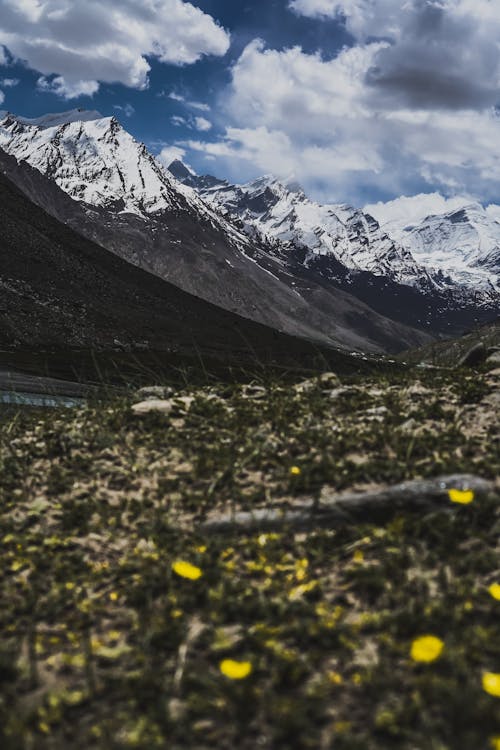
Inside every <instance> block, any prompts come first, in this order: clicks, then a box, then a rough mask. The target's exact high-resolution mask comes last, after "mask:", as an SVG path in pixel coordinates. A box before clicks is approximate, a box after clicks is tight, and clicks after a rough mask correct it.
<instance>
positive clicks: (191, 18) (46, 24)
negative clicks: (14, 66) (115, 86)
mask: <svg viewBox="0 0 500 750" xmlns="http://www.w3.org/2000/svg"><path fill="white" fill-rule="evenodd" d="M0 44H3V45H5V47H6V48H7V49H8V50H9V51H10V53H11V54H12V55H13V56H14V57H15V58H17V59H19V60H23V61H25V62H26V64H27V65H28V66H29V67H30V68H32V69H34V70H37V71H39V72H40V73H41V74H42V78H41V82H42V83H41V85H42V87H43V88H45V90H50V91H53V92H54V93H56V94H58V95H60V96H63V97H65V98H67V99H70V98H73V97H76V96H81V95H82V94H85V95H92V94H93V93H95V92H96V91H97V90H98V87H99V83H100V82H105V83H122V84H123V85H125V86H129V87H132V88H137V89H145V88H147V86H148V74H149V70H150V65H149V63H148V61H147V57H154V58H156V59H157V60H159V61H160V62H163V63H170V64H174V65H185V64H190V63H194V62H196V61H197V60H199V59H200V58H201V57H202V56H204V55H224V54H225V53H226V51H227V49H228V47H229V36H228V34H227V32H226V31H225V30H224V29H223V28H221V27H220V26H219V25H218V24H217V23H216V22H215V21H214V19H213V18H212V17H211V16H209V15H208V14H206V13H203V12H202V11H201V10H200V9H199V8H196V7H195V6H193V5H191V4H190V3H188V2H183V1H182V0H108V2H106V3H102V2H101V0H0ZM52 75H55V76H56V77H55V78H54V79H52V80H50V77H51V76H52Z"/></svg>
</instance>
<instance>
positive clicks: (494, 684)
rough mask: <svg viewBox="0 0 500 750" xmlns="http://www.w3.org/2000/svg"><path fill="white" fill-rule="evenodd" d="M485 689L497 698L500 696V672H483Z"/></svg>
mask: <svg viewBox="0 0 500 750" xmlns="http://www.w3.org/2000/svg"><path fill="white" fill-rule="evenodd" d="M483 690H484V691H485V692H486V693H489V695H494V696H495V698H500V674H494V673H493V672H485V673H484V674H483Z"/></svg>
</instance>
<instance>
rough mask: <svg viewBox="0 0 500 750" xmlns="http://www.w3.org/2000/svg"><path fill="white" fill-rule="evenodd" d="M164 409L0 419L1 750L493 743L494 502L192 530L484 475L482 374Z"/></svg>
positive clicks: (497, 392) (490, 422)
mask: <svg viewBox="0 0 500 750" xmlns="http://www.w3.org/2000/svg"><path fill="white" fill-rule="evenodd" d="M169 398H170V404H169V408H168V411H169V413H168V414H159V413H150V414H146V415H143V416H139V415H137V414H135V413H134V412H133V410H132V408H131V407H132V405H133V403H134V399H133V398H132V397H130V398H128V399H127V398H123V399H120V400H118V399H115V400H108V401H103V402H101V403H99V402H96V403H94V404H90V405H89V406H87V407H85V408H82V409H77V410H69V411H65V412H61V411H54V412H51V413H47V412H36V411H34V412H22V413H20V414H15V415H14V414H13V413H12V412H9V413H8V415H7V416H5V418H4V419H3V420H2V422H1V427H0V467H1V474H0V476H1V479H0V539H1V547H0V549H1V556H2V572H3V575H2V578H1V582H0V633H1V636H0V682H1V696H2V697H1V700H0V742H1V747H2V748H3V750H25V749H26V750H49V749H50V750H63V748H71V749H72V750H77V749H81V750H91V749H93V748H95V749H96V750H100V749H102V750H114V749H118V748H140V749H141V750H152V749H153V748H168V749H169V750H180V749H181V748H196V749H197V750H201V749H202V748H217V749H218V750H221V749H224V748H227V750H232V749H233V748H235V747H239V748H241V750H254V749H255V748H268V749H269V750H271V749H272V750H274V749H275V748H291V747H293V748H314V749H316V748H325V749H326V748H335V750H388V749H390V748H398V749H399V748H401V749H402V750H415V749H416V748H418V749H419V750H423V749H424V748H425V750H476V749H477V750H480V749H482V748H485V749H486V748H489V747H493V748H499V747H500V697H498V695H500V685H499V684H497V683H495V678H491V679H490V683H489V686H490V688H493V690H491V689H490V691H489V692H486V691H485V689H484V684H483V677H484V674H485V673H492V674H498V673H500V635H499V628H498V622H499V615H500V601H498V600H496V599H495V598H494V596H493V595H492V593H491V592H495V591H497V589H495V588H493V589H491V590H490V587H491V586H492V584H495V583H498V584H500V556H499V551H500V550H499V531H500V509H499V505H498V495H497V496H496V497H495V496H490V497H485V498H475V499H474V501H473V502H471V503H469V504H467V505H452V503H450V502H449V501H448V499H447V498H446V497H444V498H443V508H442V509H437V510H436V512H433V513H429V514H427V515H425V516H422V515H419V514H417V513H415V512H412V510H411V505H409V507H408V511H407V512H404V513H398V514H391V515H390V517H388V518H387V520H385V521H383V522H382V521H378V522H375V521H374V520H373V519H370V518H369V517H367V518H366V520H365V522H364V523H362V524H361V525H360V524H359V523H357V524H354V523H353V522H352V521H350V520H349V518H348V517H347V518H346V520H345V522H344V523H342V524H339V525H337V526H336V527H335V528H324V527H323V528H318V529H315V530H312V531H308V532H305V531H301V532H300V533H294V532H293V531H291V530H287V529H283V531H278V532H277V533H272V534H270V533H267V534H266V533H261V532H255V533H248V534H246V533H244V532H242V531H239V532H238V533H234V534H229V535H228V534H226V535H217V534H214V533H210V534H208V533H206V532H203V531H202V530H201V526H200V525H201V524H202V522H203V521H204V519H205V518H206V517H207V516H210V517H212V518H213V517H217V516H218V515H219V514H224V513H227V512H228V511H232V510H238V509H253V508H256V507H265V506H269V505H272V504H276V505H280V506H281V507H284V505H285V504H286V503H294V502H297V501H298V500H300V499H303V498H306V497H309V498H319V497H320V494H321V493H322V491H324V488H325V487H330V488H333V489H334V490H344V489H353V488H360V489H362V488H371V487H376V486H385V485H388V484H393V483H397V482H400V481H402V480H405V479H413V478H415V477H435V476H440V475H445V474H450V473H454V472H467V473H473V474H477V475H478V476H482V477H484V478H486V479H491V480H493V481H496V480H497V477H498V476H499V473H500V441H499V434H498V407H499V400H500V371H494V372H493V373H474V374H470V373H469V372H466V371H458V370H456V371H451V370H450V371H430V370H418V369H413V370H409V371H408V372H397V373H396V372H395V373H394V374H392V375H388V374H387V373H386V374H383V375H372V376H363V378H362V379H361V378H360V377H358V378H356V377H354V376H346V377H343V378H342V382H341V383H340V382H337V381H336V379H335V377H331V378H330V379H329V378H323V379H313V380H310V381H307V382H302V383H298V382H295V383H291V382H285V381H283V380H281V381H280V380H275V381H273V382H265V383H263V382H261V381H255V382H254V383H252V384H246V385H242V384H238V383H235V384H232V385H231V384H211V385H207V386H206V387H196V389H190V388H188V387H186V388H184V389H183V390H182V391H178V392H177V393H176V394H175V395H173V396H170V397H169ZM497 487H498V484H497ZM179 563H183V564H179ZM426 635H432V636H435V637H436V638H439V639H440V640H441V641H442V642H443V643H444V650H443V652H442V654H441V655H440V656H439V658H438V659H436V660H435V661H432V662H431V663H428V664H424V663H419V662H417V661H415V660H414V659H413V658H412V656H411V646H412V643H413V642H414V640H415V639H417V638H419V637H420V636H426ZM227 660H229V661H227ZM233 662H234V663H233ZM238 677H239V678H240V679H235V678H238ZM498 683H500V675H499V677H498ZM495 685H496V687H497V688H498V690H496V692H497V696H495V695H492V694H491V693H492V692H495ZM495 738H496V739H495ZM495 743H496V744H495Z"/></svg>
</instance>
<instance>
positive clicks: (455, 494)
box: [448, 490, 474, 505]
mask: <svg viewBox="0 0 500 750" xmlns="http://www.w3.org/2000/svg"><path fill="white" fill-rule="evenodd" d="M448 497H449V498H450V500H451V502H452V503H458V505H470V503H472V502H473V500H474V492H473V491H472V490H449V491H448Z"/></svg>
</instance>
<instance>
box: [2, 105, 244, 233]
mask: <svg viewBox="0 0 500 750" xmlns="http://www.w3.org/2000/svg"><path fill="white" fill-rule="evenodd" d="M0 147H1V148H3V149H4V150H5V151H6V152H7V153H9V154H11V155H12V156H15V157H16V159H18V160H23V161H26V162H28V163H29V164H30V165H31V166H32V167H35V169H37V170H38V171H39V172H41V173H42V174H44V175H46V176H48V177H50V178H51V179H52V180H54V182H56V183H57V185H58V186H59V187H60V188H62V190H64V192H66V193H68V195H70V196H71V197H72V198H73V199H75V200H78V201H82V202H84V203H87V204H90V205H93V206H99V207H102V208H109V207H113V208H115V209H119V210H120V211H122V212H126V213H132V214H137V215H139V216H145V215H152V214H155V213H157V212H160V211H166V210H169V211H172V210H178V211H179V210H185V209H186V207H188V208H189V207H191V208H194V209H195V210H196V211H197V212H198V213H201V214H203V215H204V216H205V217H207V218H209V219H210V218H211V219H213V220H214V221H217V218H216V217H215V216H214V214H213V212H210V211H209V210H208V207H207V206H206V204H205V203H204V202H203V201H201V200H200V199H199V197H198V196H197V195H196V194H195V193H194V191H192V190H191V189H190V188H189V187H186V186H185V185H182V184H181V183H180V182H178V181H177V180H174V179H173V178H172V175H171V174H170V173H169V172H168V170H167V169H165V167H164V166H163V165H162V164H161V163H160V162H159V161H157V160H156V159H155V158H154V157H153V156H152V155H151V154H150V153H149V152H148V150H147V149H146V146H145V145H144V144H143V143H139V142H138V141H136V140H135V139H134V138H133V136H132V135H130V133H128V132H127V131H126V130H124V129H123V128H122V126H121V125H120V123H119V122H118V121H117V120H116V119H115V118H114V117H102V115H100V114H99V112H86V111H83V110H79V109H76V110H71V111H69V112H63V113H59V114H57V115H45V116H43V117H40V118H37V119H33V120H29V119H27V118H24V117H18V116H15V115H12V114H10V113H7V114H4V117H3V118H2V119H1V120H0ZM225 228H226V229H228V227H225ZM228 231H230V232H231V233H232V234H233V236H234V230H232V228H231V229H229V230H228Z"/></svg>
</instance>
